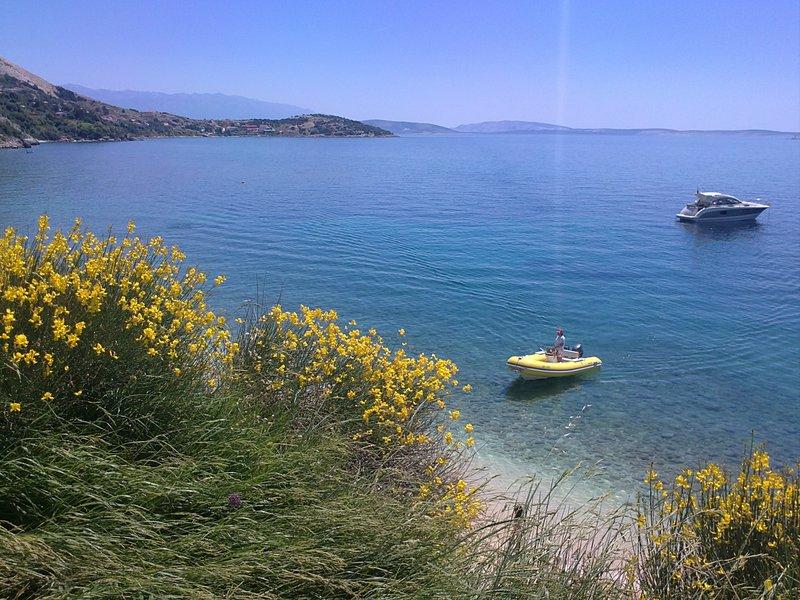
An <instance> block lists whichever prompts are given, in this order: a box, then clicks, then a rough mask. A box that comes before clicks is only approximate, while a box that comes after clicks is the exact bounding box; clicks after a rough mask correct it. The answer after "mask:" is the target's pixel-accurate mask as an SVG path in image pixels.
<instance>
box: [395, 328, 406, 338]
mask: <svg viewBox="0 0 800 600" xmlns="http://www.w3.org/2000/svg"><path fill="white" fill-rule="evenodd" d="M397 333H398V335H400V337H402V336H404V335H405V334H406V330H405V329H403V328H402V327H401V328H400V329H398V330H397Z"/></svg>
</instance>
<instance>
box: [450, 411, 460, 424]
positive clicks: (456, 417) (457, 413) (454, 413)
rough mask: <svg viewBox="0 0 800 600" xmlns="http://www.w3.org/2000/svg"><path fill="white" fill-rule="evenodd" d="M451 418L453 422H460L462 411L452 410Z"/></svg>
mask: <svg viewBox="0 0 800 600" xmlns="http://www.w3.org/2000/svg"><path fill="white" fill-rule="evenodd" d="M450 418H451V419H453V421H458V420H459V419H460V418H461V411H460V410H451V411H450Z"/></svg>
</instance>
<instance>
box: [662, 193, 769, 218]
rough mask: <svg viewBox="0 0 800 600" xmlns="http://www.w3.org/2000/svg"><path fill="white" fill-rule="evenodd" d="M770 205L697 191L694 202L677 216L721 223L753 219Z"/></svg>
mask: <svg viewBox="0 0 800 600" xmlns="http://www.w3.org/2000/svg"><path fill="white" fill-rule="evenodd" d="M768 208H769V205H767V204H760V203H758V202H749V201H745V200H739V199H738V198H734V197H733V196H729V195H727V194H720V193H719V192H701V191H698V192H697V198H696V200H695V201H694V202H692V203H690V204H687V205H686V206H685V207H684V209H683V210H682V211H681V212H679V213H678V214H677V215H676V216H677V217H678V219H680V220H681V221H683V222H690V221H691V222H696V223H720V222H729V221H752V220H755V218H756V217H757V216H758V215H760V214H761V213H762V212H763V211H765V210H767V209H768Z"/></svg>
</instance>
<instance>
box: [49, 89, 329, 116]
mask: <svg viewBox="0 0 800 600" xmlns="http://www.w3.org/2000/svg"><path fill="white" fill-rule="evenodd" d="M62 87H64V88H66V89H68V90H71V91H73V92H75V93H77V94H80V95H82V96H86V97H87V98H92V99H93V100H98V101H99V102H105V103H107V104H113V105H114V106H121V107H124V108H133V109H135V110H139V111H142V112H149V111H156V112H167V113H171V114H175V115H181V116H184V117H189V118H191V119H285V118H287V117H293V116H297V115H307V114H312V113H315V112H316V111H314V110H312V109H310V108H303V107H301V106H295V105H293V104H284V103H280V102H268V101H266V100H258V99H256V98H247V97H245V96H238V95H229V94H221V93H183V92H182V93H167V92H151V91H140V90H127V89H126V90H109V89H105V88H90V87H86V86H83V85H79V84H76V83H67V84H64V85H63V86H62Z"/></svg>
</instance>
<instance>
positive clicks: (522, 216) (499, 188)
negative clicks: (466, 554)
mask: <svg viewBox="0 0 800 600" xmlns="http://www.w3.org/2000/svg"><path fill="white" fill-rule="evenodd" d="M697 189H701V190H705V191H721V192H725V193H729V194H733V195H735V196H737V197H740V198H744V199H755V198H761V200H762V201H764V202H766V203H767V204H769V205H770V207H771V208H769V209H768V210H767V211H766V212H765V213H763V214H762V215H761V217H760V218H759V220H758V221H757V222H756V223H754V224H753V223H751V224H745V225H738V226H730V225H728V226H716V227H714V226H712V227H709V226H697V225H694V224H683V223H679V222H678V221H677V220H676V218H675V213H676V212H678V211H679V210H680V209H681V208H682V206H683V205H684V204H685V203H686V202H689V201H691V200H692V199H693V196H694V193H695V190H697ZM42 213H47V214H48V215H50V217H51V219H52V221H53V222H54V224H56V225H63V226H68V225H69V224H70V223H71V222H72V220H73V219H74V217H76V216H80V217H82V219H83V220H84V223H85V224H86V225H88V226H89V227H91V228H93V229H94V230H96V231H98V232H105V231H107V230H108V229H109V228H112V229H113V230H114V231H117V232H123V231H124V230H125V226H126V224H127V222H128V221H129V220H134V221H136V223H137V225H138V231H139V232H140V233H142V234H144V235H162V236H164V237H165V238H166V240H167V242H168V243H170V244H178V245H180V246H181V247H182V249H183V250H184V251H185V252H186V253H187V254H188V262H189V263H191V264H196V265H199V266H200V267H201V268H202V269H203V270H205V271H206V272H207V273H209V274H210V275H212V276H214V275H216V274H218V273H224V274H225V275H227V277H228V281H227V283H226V284H225V285H224V286H223V287H222V288H220V289H219V290H218V291H217V292H216V293H215V294H214V296H213V298H212V304H213V305H214V308H215V309H217V310H218V311H220V312H223V313H225V314H228V315H230V316H233V315H235V314H236V313H237V312H238V311H239V310H241V307H242V306H243V305H244V304H245V303H246V302H247V301H248V300H252V299H254V298H256V297H258V298H261V299H262V301H264V302H269V303H278V302H279V303H281V304H282V305H283V306H284V307H290V308H296V307H298V306H299V305H300V304H306V305H310V306H321V307H325V308H335V309H336V310H337V311H339V314H340V315H341V317H342V319H344V320H345V321H349V320H350V319H355V320H356V321H358V323H359V325H363V326H365V327H367V326H374V327H376V328H377V329H378V330H379V331H380V332H381V333H382V335H383V337H384V339H385V340H386V341H387V342H388V343H390V344H393V345H399V344H400V343H402V342H403V341H405V342H406V343H407V347H406V349H407V350H409V351H414V352H425V353H435V354H436V355H438V356H441V357H447V358H451V359H453V360H454V361H455V362H456V363H457V364H458V366H459V369H460V371H459V375H458V378H459V380H460V381H461V382H462V383H470V384H471V385H472V387H473V392H472V393H471V394H469V395H466V396H464V397H459V398H457V399H455V400H454V402H455V404H456V405H457V406H458V408H459V409H460V410H461V413H462V419H463V420H464V421H465V422H467V421H468V422H471V423H473V424H474V426H475V435H476V439H477V444H476V447H477V456H476V464H478V465H480V466H481V468H483V469H485V471H486V472H487V473H489V474H490V476H493V477H494V482H495V484H498V483H499V484H500V485H512V484H513V483H514V482H515V481H520V480H521V479H523V478H526V477H529V476H534V477H536V478H538V479H539V480H543V481H551V480H553V479H556V478H558V477H559V476H560V474H561V473H563V472H564V471H566V470H569V469H572V468H576V467H577V468H578V470H579V471H581V472H583V473H588V475H587V477H585V478H583V477H582V478H581V481H580V482H578V483H577V484H576V489H577V491H576V492H575V493H576V494H578V496H579V497H587V498H588V497H592V496H594V495H597V494H607V495H609V496H612V497H615V498H617V497H618V498H621V499H625V498H628V499H629V498H631V496H632V494H634V493H635V492H636V490H637V489H638V486H639V485H640V483H641V481H642V477H643V475H644V474H645V472H646V471H647V470H648V469H649V468H650V467H651V465H652V466H653V468H655V469H656V470H657V471H659V472H661V473H665V474H669V473H674V472H676V471H677V470H678V469H680V468H682V467H696V466H697V465H699V464H701V463H702V462H703V461H706V460H713V461H718V462H720V463H723V464H725V465H727V466H731V467H733V466H735V465H736V464H737V463H738V462H739V461H740V459H741V457H742V456H743V453H744V452H745V451H746V449H747V447H748V446H749V445H750V444H752V443H755V444H762V443H763V444H766V447H767V450H768V451H769V452H770V454H771V455H772V457H773V461H774V462H775V464H783V465H791V464H794V463H795V462H796V461H797V459H798V458H800V141H798V140H797V139H792V137H791V136H789V135H787V136H774V137H752V136H732V135H661V136H659V135H576V134H572V135H557V134H538V135H537V134H533V135H523V134H520V135H469V134H462V135H453V136H429V137H395V138H389V139H323V138H316V139H292V138H211V139H191V138H185V139H158V140H147V141H137V142H119V143H97V144H43V145H40V146H37V147H35V148H33V149H32V150H31V151H25V150H14V151H10V150H6V151H2V152H0V225H2V226H3V227H6V226H13V227H15V228H18V229H20V230H22V231H26V232H32V231H34V228H35V226H36V220H37V216H38V215H39V214H42ZM559 326H560V327H563V328H564V329H565V330H566V338H567V343H568V344H575V343H581V344H582V345H583V347H584V349H585V353H586V354H587V355H594V356H599V357H600V358H601V359H602V360H603V366H602V369H601V370H600V371H599V372H597V373H594V374H591V375H587V376H584V377H581V378H571V379H561V380H555V381H533V382H525V381H522V380H519V379H517V378H516V377H515V375H514V374H513V373H511V372H509V371H508V370H507V368H506V364H505V361H506V358H507V357H508V356H509V355H514V354H522V353H529V352H533V351H535V350H537V349H539V347H540V346H543V345H546V344H549V343H551V342H552V340H553V338H554V336H555V329H556V327H559ZM400 328H404V329H405V331H406V336H405V337H403V338H401V337H400V336H399V334H398V330H399V329H400Z"/></svg>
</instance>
